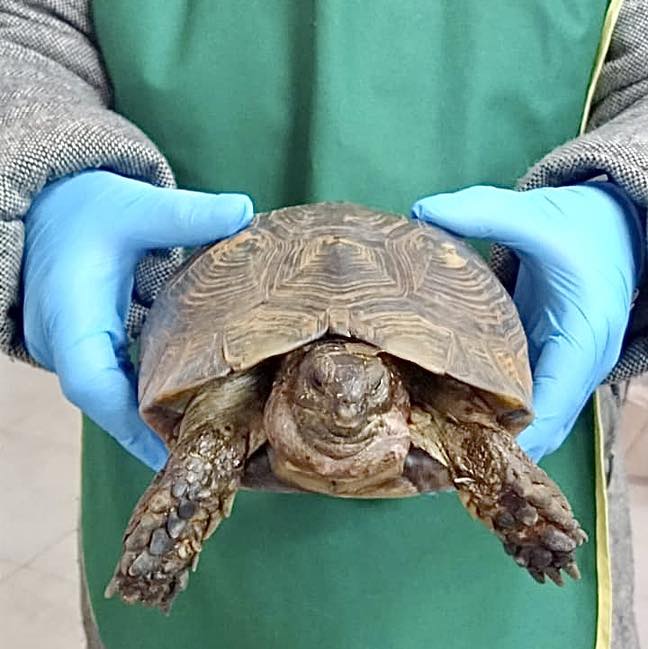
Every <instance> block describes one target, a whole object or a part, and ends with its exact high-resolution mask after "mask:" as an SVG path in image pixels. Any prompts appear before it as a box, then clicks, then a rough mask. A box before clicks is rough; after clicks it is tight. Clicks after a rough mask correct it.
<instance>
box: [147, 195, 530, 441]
mask: <svg viewBox="0 0 648 649" xmlns="http://www.w3.org/2000/svg"><path fill="white" fill-rule="evenodd" d="M326 335H337V336H345V337H350V338H354V339H359V340H361V341H364V342H367V343H370V344H372V345H375V346H376V347H378V348H380V349H382V350H384V351H385V352H387V353H388V354H391V355H393V356H395V357H398V358H400V359H403V360H406V361H410V362H412V363H414V364H416V365H418V366H420V367H421V368H423V369H425V370H428V371H430V372H434V373H436V374H440V375H450V376H452V377H454V378H456V379H458V380H460V381H463V382H465V383H467V384H470V385H471V386H474V387H477V388H480V389H481V390H483V391H486V392H487V393H490V395H492V397H493V399H494V401H495V402H496V403H497V406H498V409H503V410H505V411H508V410H510V411H520V410H522V411H526V412H529V413H530V411H531V373H530V369H529V362H528V354H527V344H526V338H525V335H524V332H523V329H522V326H521V323H520V320H519V318H518V314H517V311H516V309H515V306H514V304H513V302H512V300H511V298H510V296H509V295H508V293H507V292H506V291H505V289H504V288H503V286H502V285H501V284H500V283H499V281H498V280H497V278H496V277H495V275H494V274H493V273H492V271H491V270H490V269H489V268H488V266H487V264H486V263H485V262H484V260H483V259H482V258H481V257H480V256H479V255H478V253H477V252H476V251H474V250H473V249H472V248H471V247H470V246H469V245H468V244H466V243H464V242H463V241H461V240H459V239H457V238H456V237H453V236H452V235H450V234H448V233H446V232H444V231H442V230H440V229H438V228H435V227H433V226H431V225H429V224H426V223H423V222H421V221H416V220H411V219H408V218H404V217H402V216H399V215H395V214H387V213H384V212H377V211H373V210H370V209H367V208H365V207H361V206H358V205H354V204H348V203H318V204H311V205H303V206H297V207H289V208H285V209H280V210H275V211H272V212H268V213H264V214H258V215H257V216H256V217H255V220H254V221H253V223H252V224H251V225H250V226H249V227H248V228H247V229H245V230H243V231H242V232H240V233H239V234H237V235H236V236H234V237H232V238H230V239H227V240H224V241H221V242H219V243H217V244H215V245H213V246H211V247H209V248H207V249H204V250H201V251H199V253H198V254H196V255H195V256H194V257H193V258H192V259H191V260H189V262H188V263H187V264H186V265H185V266H184V267H183V268H182V269H181V270H180V271H179V273H178V274H177V275H176V276H175V277H174V279H173V280H172V281H171V282H170V283H169V284H168V285H167V287H166V288H165V289H164V290H163V291H162V292H161V293H160V295H159V296H158V297H157V299H156V301H155V303H154V305H153V307H152V309H151V311H150V314H149V316H148V319H147V321H146V324H145V327H144V330H143V332H142V355H141V369H140V383H139V396H140V411H141V413H142V416H143V417H144V419H145V420H147V421H148V422H149V424H150V425H151V426H152V427H153V428H154V429H156V430H157V431H158V432H159V433H161V434H162V435H163V436H164V437H165V438H166V439H167V441H169V440H171V439H172V434H173V429H174V426H175V424H176V423H177V421H178V420H179V418H180V416H181V415H182V413H183V411H184V408H185V405H186V403H187V401H188V399H189V398H190V397H191V396H192V395H193V394H195V391H196V389H197V388H198V387H200V386H201V385H203V384H204V383H205V382H207V381H210V380H213V379H215V378H218V377H226V376H227V375H229V374H231V373H233V372H241V371H244V370H246V369H249V368H251V367H253V366H255V365H257V364H258V363H260V362H261V361H264V360H265V359H268V358H270V357H274V356H278V355H282V354H285V353H287V352H289V351H292V350H294V349H296V348H298V347H300V346H302V345H304V344H306V343H308V342H311V341H313V340H316V339H319V338H322V337H323V336H326ZM514 432H517V431H514Z"/></svg>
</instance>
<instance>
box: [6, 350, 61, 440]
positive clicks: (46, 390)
mask: <svg viewBox="0 0 648 649" xmlns="http://www.w3.org/2000/svg"><path fill="white" fill-rule="evenodd" d="M59 394H60V390H59V387H58V380H57V379H56V377H55V376H54V375H53V374H51V373H49V372H45V371H44V370H40V369H36V368H33V367H30V366H28V365H26V364H25V363H18V362H13V361H10V360H8V359H7V357H5V356H2V355H1V354H0V413H1V414H0V428H2V427H6V425H7V424H11V423H12V422H14V421H15V420H16V419H20V418H22V417H24V416H25V415H27V414H31V413H34V412H38V411H40V410H44V409H46V408H47V407H48V405H49V404H50V403H52V402H53V401H54V400H57V399H59Z"/></svg>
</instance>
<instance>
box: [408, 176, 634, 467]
mask: <svg viewBox="0 0 648 649" xmlns="http://www.w3.org/2000/svg"><path fill="white" fill-rule="evenodd" d="M412 213H413V215H414V216H415V217H417V218H420V219H423V220H425V221H429V222H431V223H434V224H436V225H438V226H441V227H443V228H444V229H446V230H448V231H450V232H453V233H455V234H457V235H459V236H462V237H470V238H476V239H486V240H490V241H498V242H500V243H503V244H504V245H506V246H508V247H509V248H511V249H512V250H514V251H515V252H516V253H517V255H518V257H519V258H520V271H519V275H518V279H517V284H516V288H515V295H514V300H515V303H516V305H517V308H518V311H519V313H520V317H521V320H522V323H523V325H524V329H525V331H526V333H527V336H528V340H529V357H530V361H531V367H532V369H533V402H534V410H535V414H536V418H535V420H534V422H533V423H532V424H531V425H530V426H529V427H528V428H527V429H526V430H524V431H523V432H522V433H521V435H520V436H519V437H518V442H519V443H520V445H521V447H522V448H523V449H524V450H525V451H526V452H527V453H528V454H529V455H530V456H531V458H533V459H534V460H535V461H538V460H539V459H540V458H541V457H543V456H544V455H546V454H548V453H551V452H553V451H555V450H556V449H557V448H558V447H559V446H560V445H561V444H562V442H563V441H564V440H565V438H566V437H567V435H568V434H569V432H570V430H571V428H572V427H573V425H574V423H575V421H576V418H577V416H578V414H579V413H580V411H581V410H582V408H583V406H584V405H585V403H586V401H587V399H588V398H589V397H590V395H591V393H592V392H593V391H594V389H595V388H596V387H597V386H598V385H599V384H600V383H601V381H603V379H604V378H605V377H606V376H607V374H608V373H609V372H610V370H611V369H612V368H613V366H614V364H615V363H616V361H617V359H618V357H619V354H620V352H621V343H622V341H623V336H624V333H625V330H626V327H627V324H628V319H629V315H630V308H631V305H632V300H633V295H634V292H635V288H636V286H637V282H638V277H639V274H640V272H641V266H642V263H643V243H642V239H643V237H642V233H641V231H640V222H639V219H638V216H637V214H636V210H635V208H634V206H633V205H632V203H631V202H630V201H629V200H628V199H627V198H626V197H625V195H624V194H623V193H622V192H621V190H619V189H618V188H616V187H615V186H614V185H612V184H610V183H588V184H583V185H575V186H570V187H562V188H547V189H536V190H532V191H528V192H515V191H512V190H507V189H497V188H495V187H479V186H478V187H471V188H469V189H465V190H462V191H458V192H456V193H453V194H440V195H436V196H430V197H428V198H424V199H422V200H420V201H418V202H417V203H415V204H414V206H413V208H412Z"/></svg>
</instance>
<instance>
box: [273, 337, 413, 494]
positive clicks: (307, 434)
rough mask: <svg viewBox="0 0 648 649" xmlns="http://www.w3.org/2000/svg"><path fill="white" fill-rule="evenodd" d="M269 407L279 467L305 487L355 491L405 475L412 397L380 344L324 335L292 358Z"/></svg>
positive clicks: (276, 467) (285, 476)
mask: <svg viewBox="0 0 648 649" xmlns="http://www.w3.org/2000/svg"><path fill="white" fill-rule="evenodd" d="M282 372H283V375H282V376H280V380H279V381H278V382H277V383H276V385H275V391H274V393H273V395H272V397H271V399H270V400H269V403H268V408H267V409H266V432H267V435H268V440H269V442H270V445H271V446H272V451H273V454H272V463H273V470H274V471H275V473H276V474H277V475H279V476H280V477H282V478H283V479H285V480H290V481H291V482H293V483H295V484H298V485H299V486H301V487H302V488H307V489H310V490H313V491H324V492H326V493H339V494H342V493H349V494H353V493H356V492H358V491H361V490H362V489H365V488H367V487H368V486H370V485H376V484H379V483H380V482H383V481H385V480H388V479H390V478H392V477H396V476H398V475H400V474H401V473H402V470H403V463H404V460H405V457H406V455H407V451H408V449H409V444H410V440H409V430H408V426H407V421H406V419H407V410H408V405H409V404H408V398H407V393H406V391H405V389H404V387H403V385H402V383H401V380H400V376H399V375H398V372H397V370H396V369H395V368H394V367H392V366H391V364H390V362H389V361H388V360H387V359H386V358H384V357H383V356H381V355H380V354H379V353H378V351H377V350H376V348H374V347H372V346H370V345H366V344H362V343H355V342H349V341H336V340H324V341H320V342H317V343H314V344H312V345H310V346H308V347H306V348H305V349H303V350H299V351H298V352H295V353H294V354H293V355H291V356H290V357H289V358H288V359H287V362H286V363H285V364H284V368H283V370H282Z"/></svg>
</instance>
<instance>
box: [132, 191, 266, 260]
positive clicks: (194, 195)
mask: <svg viewBox="0 0 648 649" xmlns="http://www.w3.org/2000/svg"><path fill="white" fill-rule="evenodd" d="M136 206H137V211H138V213H137V215H136V216H133V214H132V210H126V211H125V212H124V213H123V214H121V215H120V217H119V218H122V219H128V223H124V226H125V231H126V232H127V233H128V241H129V242H130V244H131V245H134V246H135V247H137V248H138V249H144V250H150V249H154V248H172V247H176V246H183V247H192V246H200V245H204V244H207V243H210V242H212V241H216V240H218V239H223V238H225V237H228V236H231V235H232V234H234V233H236V232H238V231H239V230H241V229H242V228H244V227H245V226H247V225H248V224H249V223H250V221H251V220H252V218H253V216H254V207H253V205H252V201H251V200H250V198H249V196H246V195H245V194H209V193H205V192H196V191H190V190H184V189H166V188H160V187H147V190H146V191H145V192H144V193H143V194H142V195H141V197H140V199H139V200H138V201H137V203H136ZM128 212H131V213H130V214H128Z"/></svg>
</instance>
